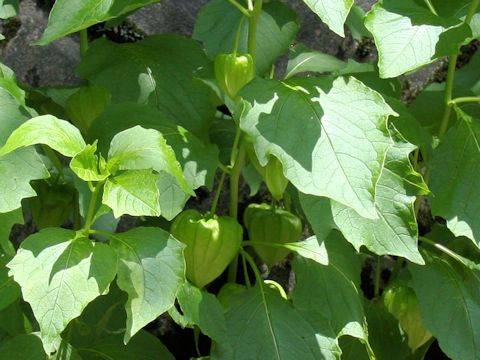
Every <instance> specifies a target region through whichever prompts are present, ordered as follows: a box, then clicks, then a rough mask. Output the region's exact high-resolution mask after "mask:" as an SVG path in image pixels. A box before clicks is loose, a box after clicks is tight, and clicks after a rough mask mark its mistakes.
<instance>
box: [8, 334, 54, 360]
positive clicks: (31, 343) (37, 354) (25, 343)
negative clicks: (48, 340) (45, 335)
mask: <svg viewBox="0 0 480 360" xmlns="http://www.w3.org/2000/svg"><path fill="white" fill-rule="evenodd" d="M0 357H1V358H2V359H22V360H47V355H46V354H45V352H44V351H43V348H42V341H41V340H40V338H39V337H38V336H37V335H35V334H24V335H18V336H15V337H14V338H12V339H9V340H7V341H5V342H2V343H1V344H0Z"/></svg>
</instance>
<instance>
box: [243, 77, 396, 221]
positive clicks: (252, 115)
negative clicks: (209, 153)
mask: <svg viewBox="0 0 480 360" xmlns="http://www.w3.org/2000/svg"><path fill="white" fill-rule="evenodd" d="M242 96H243V97H244V98H245V99H246V106H247V111H245V114H244V116H243V117H242V119H241V123H240V126H241V128H242V130H244V131H245V132H246V133H247V134H248V135H250V136H251V137H252V140H253V143H254V146H255V150H256V153H257V155H258V156H259V161H260V164H261V165H262V166H265V165H266V164H267V161H268V157H269V155H274V156H275V157H276V158H278V159H279V160H280V161H281V163H282V165H283V169H284V171H285V176H286V177H287V178H288V179H289V180H290V181H291V182H292V183H293V185H294V186H295V187H296V188H297V189H298V190H300V191H301V192H303V193H308V194H313V195H317V196H326V197H329V198H331V199H334V200H336V201H338V202H340V203H342V204H344V205H345V206H348V207H351V208H353V209H354V210H355V211H357V212H358V213H359V214H360V215H361V216H364V217H368V218H376V217H377V216H378V215H377V214H376V211H375V205H374V202H375V185H376V182H377V181H378V178H379V176H380V173H381V170H382V167H383V162H384V159H385V153H386V151H387V149H388V148H389V147H390V145H391V139H390V137H389V135H388V131H387V128H386V124H387V118H388V116H389V115H395V113H394V112H393V110H392V109H391V108H390V107H389V106H388V105H387V104H386V103H385V101H384V100H383V98H382V97H381V96H380V94H378V93H377V92H375V91H373V90H371V89H369V88H367V87H366V86H365V85H363V84H362V83H361V82H359V81H358V80H356V79H354V78H338V79H336V80H335V81H333V82H332V81H331V80H329V79H320V78H308V79H296V80H295V81H293V79H292V80H291V81H289V82H288V83H282V82H278V81H274V80H261V79H257V80H254V81H253V82H252V83H250V84H249V85H247V87H246V88H244V90H242ZM346 108H348V109H349V111H348V112H346V111H345V109H346ZM366 109H368V112H367V111H366ZM292 118H294V119H295V121H294V122H292V121H291V119H292Z"/></svg>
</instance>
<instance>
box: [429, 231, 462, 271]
mask: <svg viewBox="0 0 480 360" xmlns="http://www.w3.org/2000/svg"><path fill="white" fill-rule="evenodd" d="M420 240H422V242H424V243H426V244H428V245H430V246H433V247H434V248H436V249H438V250H440V251H441V252H443V253H444V254H447V255H448V256H450V257H451V258H452V259H454V260H456V261H458V262H459V263H461V264H462V265H466V264H465V261H464V260H463V258H462V257H461V256H460V255H458V254H457V253H456V252H454V251H452V250H450V249H449V248H447V247H446V246H443V245H442V244H438V243H436V242H435V241H432V240H430V239H428V238H425V237H420Z"/></svg>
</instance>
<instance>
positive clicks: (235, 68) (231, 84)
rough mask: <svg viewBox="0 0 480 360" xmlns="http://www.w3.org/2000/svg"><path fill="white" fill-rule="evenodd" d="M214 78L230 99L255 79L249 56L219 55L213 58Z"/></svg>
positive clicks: (251, 60) (253, 65) (253, 66)
mask: <svg viewBox="0 0 480 360" xmlns="http://www.w3.org/2000/svg"><path fill="white" fill-rule="evenodd" d="M215 77H216V79H217V82H218V85H219V86H220V88H221V89H222V90H223V91H224V92H225V93H226V94H227V95H228V96H229V97H231V98H232V99H234V98H235V97H236V96H237V93H238V92H239V91H240V89H241V88H243V87H244V86H245V85H246V84H248V83H249V82H250V81H251V80H252V79H253V78H254V77H255V63H254V61H253V59H252V57H251V56H250V54H219V55H217V56H216V58H215Z"/></svg>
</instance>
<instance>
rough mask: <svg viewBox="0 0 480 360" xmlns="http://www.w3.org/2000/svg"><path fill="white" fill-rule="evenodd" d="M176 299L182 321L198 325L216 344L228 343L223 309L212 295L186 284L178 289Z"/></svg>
mask: <svg viewBox="0 0 480 360" xmlns="http://www.w3.org/2000/svg"><path fill="white" fill-rule="evenodd" d="M177 299H178V303H179V305H180V307H181V308H182V313H183V318H184V321H186V322H187V323H188V324H192V325H193V324H196V325H198V327H199V328H200V330H201V331H202V333H204V334H205V335H207V336H209V337H210V338H212V340H214V341H216V342H217V343H223V342H226V341H228V340H227V339H226V332H227V326H226V323H225V316H224V314H223V307H222V304H220V302H219V301H218V300H217V298H216V297H215V296H214V295H212V294H209V293H208V292H206V291H204V290H200V289H199V288H197V287H195V286H193V285H192V284H190V283H189V282H186V283H185V284H184V285H183V286H182V287H181V288H180V291H179V292H178V295H177Z"/></svg>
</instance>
